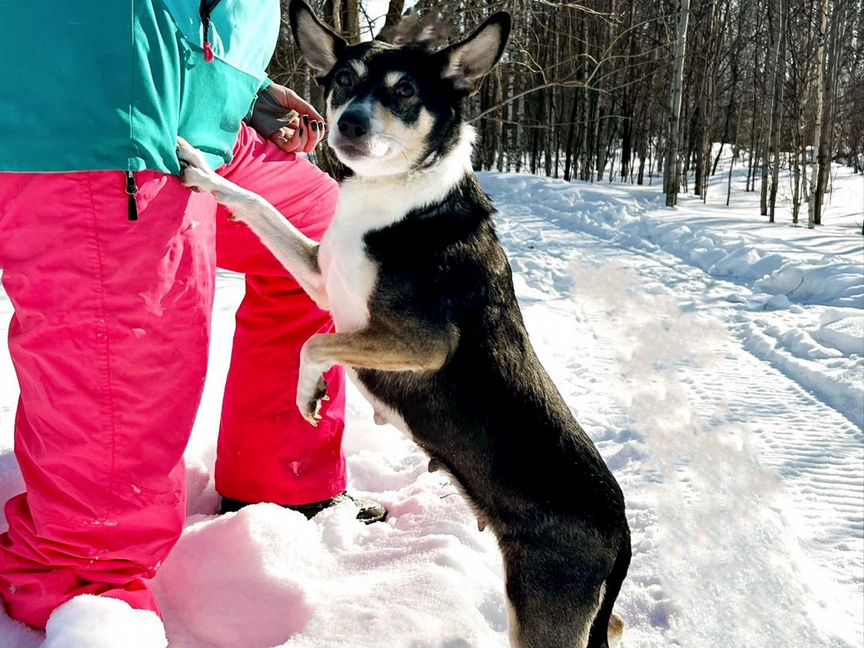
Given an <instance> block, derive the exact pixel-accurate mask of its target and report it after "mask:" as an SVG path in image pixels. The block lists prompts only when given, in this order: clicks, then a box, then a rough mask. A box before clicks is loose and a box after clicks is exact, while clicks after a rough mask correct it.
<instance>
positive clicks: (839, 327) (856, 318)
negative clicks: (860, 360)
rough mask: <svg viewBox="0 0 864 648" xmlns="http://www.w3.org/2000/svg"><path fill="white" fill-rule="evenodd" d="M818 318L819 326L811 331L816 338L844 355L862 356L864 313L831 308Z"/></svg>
mask: <svg viewBox="0 0 864 648" xmlns="http://www.w3.org/2000/svg"><path fill="white" fill-rule="evenodd" d="M820 319H821V321H820V324H821V326H820V327H819V329H818V330H816V331H815V332H814V333H813V336H814V337H815V338H816V339H817V340H819V341H820V342H822V344H824V345H825V346H829V347H832V348H834V349H837V350H838V351H841V352H842V353H845V354H846V355H859V356H864V315H861V314H857V313H856V314H852V315H844V314H843V313H842V311H837V310H833V309H831V310H828V311H826V312H825V313H823V314H822V317H821V318H820Z"/></svg>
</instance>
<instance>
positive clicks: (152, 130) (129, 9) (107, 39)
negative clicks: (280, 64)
mask: <svg viewBox="0 0 864 648" xmlns="http://www.w3.org/2000/svg"><path fill="white" fill-rule="evenodd" d="M208 11H210V13H209V22H210V25H209V29H207V30H206V31H207V40H206V41H205V35H204V31H205V30H204V24H205V23H206V22H207V16H208ZM0 16H2V19H0V171H13V172H14V171H22V172H23V171H29V172H63V171H91V170H109V169H110V170H121V171H141V170H143V169H152V170H156V171H162V172H166V173H177V172H178V171H179V166H178V163H177V158H176V156H175V153H174V150H175V147H176V139H177V135H178V134H179V135H182V136H183V137H184V138H186V139H187V140H188V141H189V142H191V143H192V144H193V145H195V146H197V147H198V148H200V149H201V150H203V151H204V152H205V153H206V154H207V156H208V158H209V160H210V163H211V164H212V165H213V166H214V168H216V167H219V166H221V165H222V164H224V163H226V162H229V161H230V160H231V152H232V149H233V145H234V141H235V139H236V137H237V133H238V132H239V129H240V122H241V121H242V119H243V118H244V117H245V116H246V115H247V114H248V113H249V111H250V110H251V107H252V104H253V102H254V99H255V95H256V93H257V91H258V90H259V89H260V88H261V87H262V85H264V84H266V83H267V80H266V75H265V68H266V66H267V64H268V63H269V62H270V58H271V56H272V54H273V50H274V48H275V45H276V39H277V38H278V35H279V28H280V10H279V0H221V1H219V0H76V1H74V2H73V1H70V0H0ZM207 43H209V49H210V50H211V51H212V52H213V54H214V55H215V58H214V59H213V60H212V62H209V63H208V62H207V61H206V60H205V58H209V56H207V57H205V45H206V44H207Z"/></svg>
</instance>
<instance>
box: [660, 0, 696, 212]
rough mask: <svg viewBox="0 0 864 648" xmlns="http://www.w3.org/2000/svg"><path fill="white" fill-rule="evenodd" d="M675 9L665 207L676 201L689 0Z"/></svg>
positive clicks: (682, 1) (673, 204) (685, 0)
mask: <svg viewBox="0 0 864 648" xmlns="http://www.w3.org/2000/svg"><path fill="white" fill-rule="evenodd" d="M677 9H678V28H677V31H676V37H675V63H674V69H673V72H672V84H671V90H670V93H669V109H670V110H669V112H670V116H669V141H668V143H667V149H666V177H665V179H664V192H665V193H666V206H667V207H674V206H675V205H676V204H677V203H678V184H679V173H680V170H679V169H680V166H679V160H678V141H679V138H680V130H681V97H682V95H683V89H684V56H685V55H686V53H687V24H688V22H689V20H690V0H679V2H678V7H677Z"/></svg>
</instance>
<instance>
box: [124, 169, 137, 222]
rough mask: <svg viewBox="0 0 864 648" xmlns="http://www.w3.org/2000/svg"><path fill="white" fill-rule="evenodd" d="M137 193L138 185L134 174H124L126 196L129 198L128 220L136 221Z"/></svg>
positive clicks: (130, 172)
mask: <svg viewBox="0 0 864 648" xmlns="http://www.w3.org/2000/svg"><path fill="white" fill-rule="evenodd" d="M137 193H138V184H137V183H136V182H135V174H134V173H133V172H132V171H127V172H126V194H127V195H128V196H129V220H130V221H137V220H138V201H137V200H136V199H135V195H136V194H137Z"/></svg>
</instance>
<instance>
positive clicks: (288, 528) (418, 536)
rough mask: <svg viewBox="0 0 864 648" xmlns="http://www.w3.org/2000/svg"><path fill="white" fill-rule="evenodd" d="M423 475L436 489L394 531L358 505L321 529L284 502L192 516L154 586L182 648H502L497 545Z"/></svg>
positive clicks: (394, 511) (399, 506)
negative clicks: (366, 519)
mask: <svg viewBox="0 0 864 648" xmlns="http://www.w3.org/2000/svg"><path fill="white" fill-rule="evenodd" d="M419 460H420V458H419V456H418V457H417V463H419ZM412 463H415V462H412ZM421 468H422V469H423V470H425V464H423V465H422V467H421V465H415V466H414V469H413V470H411V474H412V475H414V477H415V478H419V481H420V483H421V484H423V483H424V482H425V484H426V486H427V487H428V488H422V487H421V488H419V489H418V488H417V487H416V485H415V487H414V488H413V489H412V490H413V491H414V492H413V493H410V492H405V493H402V494H401V496H399V497H398V499H397V501H398V503H396V504H391V505H390V513H391V521H390V522H389V523H378V524H373V525H370V526H366V525H363V524H360V523H358V522H357V520H356V519H355V516H356V513H357V511H356V509H355V508H354V507H353V506H352V505H350V504H349V503H345V504H342V505H340V506H338V507H335V508H332V509H328V510H326V511H324V512H323V513H320V514H319V515H317V516H316V517H315V519H314V520H312V521H309V520H307V519H306V518H305V517H304V516H303V515H301V514H300V513H296V512H293V511H290V510H286V509H284V508H282V507H280V506H276V505H274V504H257V505H254V506H248V507H245V508H243V509H241V510H240V511H238V512H237V513H233V514H227V515H223V516H219V517H214V516H202V515H199V516H194V517H193V518H191V519H190V520H189V523H188V525H187V528H186V530H185V531H184V534H183V537H182V538H181V540H180V541H179V542H178V544H177V546H176V547H175V549H174V550H173V552H172V553H171V555H170V556H169V557H168V559H167V560H166V561H165V564H164V565H163V567H162V569H161V570H160V571H159V574H158V576H157V577H156V579H155V581H154V590H155V592H156V594H157V597H158V599H159V601H160V603H161V604H162V606H163V609H164V612H165V616H166V624H167V625H168V627H169V628H170V631H171V634H170V639H171V644H172V645H177V646H184V645H191V646H195V647H196V648H238V647H240V646H242V647H243V648H269V647H271V646H287V647H291V648H309V647H313V646H314V647H321V648H323V647H325V646H335V645H349V646H352V648H353V647H361V646H369V647H373V646H374V647H376V648H380V646H382V645H386V646H388V648H389V647H393V648H399V647H402V646H404V647H405V648H408V646H412V647H419V646H429V647H432V646H444V645H448V646H465V647H466V648H468V647H469V646H495V645H502V643H504V642H502V636H503V633H504V632H505V630H506V613H505V610H504V600H503V583H502V576H501V573H500V568H499V565H498V561H497V560H495V558H494V554H495V553H496V550H495V547H494V543H492V541H491V537H490V536H489V534H486V537H485V538H484V537H481V534H480V532H479V531H477V529H476V521H475V520H474V519H473V517H472V516H471V514H470V512H469V511H467V509H466V508H465V507H464V504H463V503H462V502H460V501H458V496H456V495H455V493H453V495H454V498H453V499H450V498H445V500H443V501H442V499H441V494H440V488H441V484H440V477H438V476H433V475H428V476H427V475H424V474H423V473H421V472H420V470H421ZM447 499H450V501H449V507H450V508H451V509H453V510H452V515H451V516H448V515H447V514H446V513H444V512H443V510H442V509H443V508H444V506H445V502H446V501H447ZM454 504H455V506H454ZM442 513H443V514H442ZM448 517H453V518H454V519H448ZM478 549H482V551H483V552H484V553H486V556H485V557H484V558H483V559H480V560H478V555H477V551H478ZM466 583H471V587H470V588H466V587H465V584H466ZM419 600H422V601H423V607H422V608H418V607H417V603H418V601H419ZM385 602H386V604H385ZM252 620H254V622H253V621H252ZM442 638H449V641H450V643H447V641H443V639H442Z"/></svg>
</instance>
